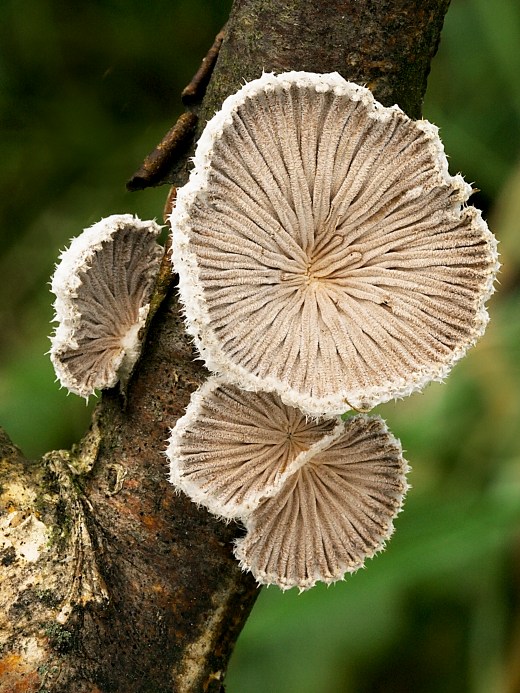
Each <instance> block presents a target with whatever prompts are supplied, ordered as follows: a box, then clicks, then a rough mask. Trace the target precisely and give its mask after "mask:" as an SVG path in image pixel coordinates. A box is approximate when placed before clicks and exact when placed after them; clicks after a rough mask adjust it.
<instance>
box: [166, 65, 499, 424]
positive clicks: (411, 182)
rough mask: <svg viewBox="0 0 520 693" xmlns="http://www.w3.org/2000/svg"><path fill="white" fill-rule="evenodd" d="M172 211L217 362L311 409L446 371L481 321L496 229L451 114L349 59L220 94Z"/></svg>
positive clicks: (211, 358)
mask: <svg viewBox="0 0 520 693" xmlns="http://www.w3.org/2000/svg"><path fill="white" fill-rule="evenodd" d="M194 162H195V167H194V170H193V172H192V175H191V177H190V181H189V183H188V184H187V185H186V186H185V187H184V188H183V189H181V190H180V191H179V194H178V200H177V207H176V209H175V210H174V211H173V213H172V215H171V224H172V229H173V261H174V265H175V268H176V270H177V271H178V273H179V275H180V293H181V299H182V301H183V304H184V308H185V313H186V319H187V326H188V329H189V331H190V332H191V334H192V335H193V336H194V337H195V341H196V345H197V347H198V349H199V351H200V353H201V355H202V356H203V358H204V359H205V361H206V363H207V365H208V367H209V368H210V369H211V370H213V371H216V372H220V373H225V374H226V377H229V378H231V379H233V380H234V381H235V382H236V383H237V384H239V385H240V386H242V387H245V388H249V389H253V390H254V389H263V390H269V391H276V392H277V393H279V394H280V396H281V397H282V399H283V400H284V401H285V402H286V403H287V404H291V405H294V406H298V407H300V408H302V409H303V411H305V412H306V413H308V414H310V415H316V416H320V415H325V414H328V415H331V414H339V413H341V412H343V411H345V410H347V409H349V408H350V407H351V406H354V407H356V408H370V407H371V406H374V405H376V404H378V403H380V402H384V401H387V400H389V399H391V398H394V397H400V396H404V395H407V394H410V393H411V392H413V391H414V390H417V389H420V388H421V387H423V386H424V385H425V384H426V383H427V382H428V381H430V380H432V379H442V378H443V377H444V376H445V375H446V374H447V372H448V371H449V368H450V367H451V366H452V364H453V363H454V362H455V361H457V360H458V359H459V358H460V357H461V356H463V355H464V353H465V352H466V350H467V349H468V347H469V346H471V345H472V344H473V343H474V342H475V340H476V339H477V338H478V337H479V336H480V335H481V334H482V332H483V331H484V328H485V325H486V322H487V313H486V310H485V301H486V300H487V298H488V297H489V295H490V294H491V292H492V284H493V280H494V276H495V273H496V271H497V268H498V261H497V252H496V242H495V240H494V238H493V236H492V234H491V233H490V232H489V230H488V228H487V226H486V224H485V223H484V221H483V220H482V218H481V216H480V213H479V212H478V211H477V210H476V209H475V208H473V207H466V206H465V204H464V203H465V202H466V200H467V199H468V197H469V195H470V193H471V187H470V186H469V185H468V184H466V183H465V182H464V180H463V179H462V178H461V177H460V176H454V177H452V176H450V175H449V173H448V167H447V161H446V157H445V155H444V150H443V147H442V144H441V142H440V140H439V138H438V134H437V129H436V128H435V127H434V126H433V125H431V124H429V123H428V122H426V121H418V122H414V121H411V120H410V119H409V118H408V117H407V116H406V115H405V114H404V113H403V112H402V111H400V110H399V109H398V108H397V107H393V108H385V107H383V106H382V105H381V104H379V103H378V102H377V101H376V100H375V99H374V98H373V96H372V95H371V93H370V92H369V91H368V89H365V88H363V87H359V86H357V85H354V84H352V83H349V82H346V81H345V80H344V79H343V78H342V77H340V76H339V75H338V74H335V73H334V74H326V75H318V74H313V73H305V72H290V73H286V74H281V75H277V76H275V75H272V74H264V75H263V77H261V78H260V79H258V80H255V81H253V82H250V83H249V84H247V85H246V86H244V87H243V88H242V89H241V90H240V91H239V92H238V93H237V94H235V95H233V96H231V97H230V98H228V99H227V100H226V102H225V103H224V105H223V107H222V110H221V111H220V112H219V113H217V114H216V115H215V116H214V118H213V119H212V120H211V121H210V122H209V123H208V125H207V126H206V129H205V130H204V133H203V135H202V137H201V139H200V141H199V144H198V147H197V151H196V156H195V159H194Z"/></svg>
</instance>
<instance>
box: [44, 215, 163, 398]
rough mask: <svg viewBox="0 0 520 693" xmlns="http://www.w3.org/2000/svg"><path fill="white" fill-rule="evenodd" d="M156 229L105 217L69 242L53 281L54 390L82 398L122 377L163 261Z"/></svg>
mask: <svg viewBox="0 0 520 693" xmlns="http://www.w3.org/2000/svg"><path fill="white" fill-rule="evenodd" d="M160 230H161V228H160V226H158V225H157V224H156V223H155V222H154V221H141V220H140V219H138V218H137V217H133V216H132V215H131V214H121V215H117V214H115V215H112V216H110V217H107V218H106V219H102V220H101V221H99V222H98V223H97V224H94V225H93V226H91V227H90V228H88V229H86V230H85V231H84V232H83V233H82V234H81V235H80V236H78V237H77V238H74V239H73V240H72V242H71V244H70V246H69V248H68V249H67V250H65V251H64V252H63V253H62V254H61V256H60V262H59V263H58V265H57V267H56V271H55V273H54V276H53V278H52V282H51V289H52V291H53V293H54V294H55V296H56V300H55V302H54V309H55V317H54V321H55V322H57V323H58V325H57V327H56V330H55V333H54V334H53V335H52V337H51V350H50V356H51V360H52V363H53V365H54V369H55V371H56V375H57V377H58V380H59V381H60V383H61V384H62V385H63V386H64V387H66V388H67V389H68V390H70V391H71V392H74V393H76V394H77V395H80V396H81V397H85V398H88V397H89V396H90V395H92V394H94V392H95V390H96V389H104V388H109V387H113V386H114V385H115V384H116V383H117V381H118V380H120V379H122V380H123V381H124V380H125V379H126V378H127V377H128V376H129V374H130V372H131V370H132V368H133V366H134V364H135V362H136V360H137V358H138V356H139V354H140V350H141V333H142V328H143V327H144V324H145V321H146V317H147V315H148V311H149V307H150V306H149V301H150V297H151V294H152V291H153V287H154V282H155V277H156V275H157V271H158V269H159V264H160V261H161V257H162V252H163V251H162V248H161V246H160V245H159V244H158V243H157V241H156V237H157V235H158V234H159V232H160Z"/></svg>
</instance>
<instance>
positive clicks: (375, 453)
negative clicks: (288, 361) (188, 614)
mask: <svg viewBox="0 0 520 693" xmlns="http://www.w3.org/2000/svg"><path fill="white" fill-rule="evenodd" d="M407 470H408V467H407V464H406V462H405V461H404V460H403V457H402V452H401V446H400V444H399V441H397V440H396V439H395V438H394V437H393V436H392V435H391V434H390V433H389V432H388V430H387V428H386V425H385V423H384V421H382V419H380V418H379V417H368V416H365V415H358V416H355V417H352V418H350V419H348V420H347V421H346V422H344V424H343V430H342V431H340V432H339V435H338V434H336V436H335V440H334V441H333V442H332V443H329V444H328V446H327V447H326V448H325V449H323V450H322V451H320V452H318V453H317V454H315V455H314V456H310V457H309V458H308V459H307V460H305V461H304V462H303V463H302V464H301V465H300V466H299V468H298V469H297V470H296V471H294V472H293V473H292V475H290V476H289V477H288V478H286V480H285V481H284V483H283V485H282V487H281V488H280V489H279V490H278V492H277V493H276V495H273V496H272V497H269V498H266V499H265V500H263V501H262V503H261V504H260V505H259V507H258V508H257V509H256V510H254V511H253V512H252V513H251V514H250V515H249V517H248V518H246V521H245V524H246V528H247V534H246V536H245V537H243V538H241V539H239V540H238V541H237V542H236V545H235V555H236V557H237V558H238V560H239V561H240V564H241V566H242V568H243V569H244V570H250V571H251V572H252V573H253V575H254V577H255V578H256V580H257V581H258V582H259V583H260V584H268V585H269V584H275V585H278V586H279V587H281V589H283V590H285V589H290V588H291V587H298V588H299V589H300V591H302V590H306V589H309V588H310V587H312V586H313V585H315V584H316V582H317V581H322V582H326V583H331V582H335V581H337V580H340V579H342V578H343V577H344V575H345V573H352V572H354V571H356V570H358V568H360V567H362V566H363V563H364V561H365V559H367V558H369V557H372V556H373V555H374V554H375V553H376V552H378V551H381V550H382V549H383V548H384V544H385V541H386V540H387V539H388V538H389V537H390V535H391V534H392V532H393V519H394V518H395V516H396V515H397V513H398V512H399V510H400V509H401V507H402V502H403V498H404V494H405V493H406V490H407V488H408V486H407V483H406V478H405V474H406V471H407Z"/></svg>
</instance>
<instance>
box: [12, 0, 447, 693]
mask: <svg viewBox="0 0 520 693" xmlns="http://www.w3.org/2000/svg"><path fill="white" fill-rule="evenodd" d="M448 4H449V0H393V1H392V0H377V1H376V0H349V1H347V0H322V2H320V3H311V2H309V1H307V0H236V2H235V3H234V5H233V9H232V12H231V17H230V21H229V24H228V28H227V35H226V38H225V39H224V42H223V44H222V47H221V50H220V55H219V58H218V60H217V62H216V66H215V68H214V70H213V74H212V77H211V80H210V82H209V86H208V89H207V93H206V96H205V97H204V100H203V101H202V103H197V98H196V97H194V95H193V94H192V93H191V95H190V100H189V101H190V105H189V109H190V111H191V112H193V113H195V114H198V115H199V116H200V118H199V131H200V129H201V127H202V126H203V124H204V122H205V121H206V120H207V118H208V117H209V116H211V114H212V113H213V112H214V111H215V110H216V109H217V108H218V106H219V104H220V103H221V101H222V99H223V98H225V97H226V96H227V95H228V94H230V93H232V92H233V91H235V90H236V89H237V88H238V87H239V86H240V85H241V84H242V83H243V81H244V79H251V78H254V77H257V76H259V75H260V74H261V72H262V70H266V71H269V70H275V71H281V70H287V69H298V70H312V71H317V72H329V71H334V70H336V71H339V72H340V73H341V74H342V75H343V76H344V77H346V78H347V79H351V80H354V81H357V82H360V83H364V84H367V85H368V86H370V87H371V88H372V89H373V91H374V93H375V95H376V97H377V98H379V99H380V100H381V101H382V102H383V103H384V104H387V105H388V104H393V103H395V102H397V103H398V104H399V105H400V106H401V107H402V108H403V109H404V110H405V111H407V112H408V113H409V114H410V115H412V116H418V115H419V114H420V110H421V102H422V98H423V95H424V91H425V87H426V78H427V73H428V70H429V64H430V60H431V58H432V56H433V55H434V53H435V50H436V48H437V44H438V40H439V35H440V30H441V26H442V22H443V18H444V14H445V12H446V10H447V7H448ZM202 82H204V80H202ZM174 139H175V138H174ZM185 144H186V143H185ZM188 144H189V143H188ZM188 156H189V147H187V146H184V147H183V148H182V150H177V151H174V152H172V155H171V157H170V158H169V160H168V162H167V166H166V167H165V168H164V169H163V170H161V172H160V175H157V174H156V173H155V174H154V175H155V178H154V179H153V183H152V184H158V183H164V182H170V183H175V184H176V185H180V184H182V183H184V182H185V180H186V175H187V170H188V165H189V164H188ZM162 279H163V282H162V285H163V286H166V296H165V298H164V300H163V301H162V304H161V305H160V307H159V308H158V310H157V312H156V314H155V316H154V319H153V321H152V324H151V328H150V331H149V333H148V337H147V346H146V349H145V351H144V355H143V357H142V359H141V362H140V364H139V365H138V367H137V369H136V371H135V374H134V377H133V379H132V380H131V382H130V384H129V387H128V390H127V392H126V393H125V396H122V395H121V394H120V393H119V392H118V391H117V390H116V389H114V390H112V391H109V392H107V393H105V394H104V395H103V397H102V400H101V402H100V404H99V405H98V407H97V409H96V411H95V414H94V417H93V422H92V426H91V428H90V430H89V432H88V433H87V435H86V436H85V438H84V439H83V440H82V441H81V442H80V443H79V444H78V446H77V447H76V448H74V449H73V450H71V451H55V452H51V453H49V454H47V455H46V456H45V457H44V458H43V459H42V460H39V461H36V462H31V461H28V460H25V459H24V457H23V455H22V454H21V453H20V451H19V450H18V449H17V448H16V447H14V446H13V445H12V443H11V442H10V441H9V440H8V439H7V438H6V437H5V436H4V435H2V436H1V437H0V571H1V578H2V579H1V582H0V693H12V692H13V691H19V692H22V691H31V692H32V691H34V692H36V691H40V693H42V692H43V691H48V692H49V693H50V692H52V693H55V692H63V693H65V692H67V693H72V692H74V693H87V692H88V693H112V692H114V693H115V692H117V693H138V692H139V693H147V692H149V693H162V692H166V691H176V692H178V693H184V692H186V693H195V692H198V691H208V692H211V691H219V690H221V687H222V680H223V677H224V673H225V669H226V665H227V661H228V658H229V656H230V653H231V650H232V648H233V645H234V642H235V640H236V638H237V636H238V633H239V632H240V629H241V628H242V626H243V624H244V622H245V620H246V618H247V616H248V614H249V611H250V609H251V607H252V605H253V603H254V600H255V598H256V595H257V588H256V586H255V583H254V581H253V580H252V578H251V577H250V576H249V575H247V574H242V573H241V572H240V570H239V569H238V566H237V564H236V562H235V561H234V559H233V557H232V553H231V544H232V541H233V538H234V537H236V536H237V534H238V533H239V532H240V531H241V530H240V527H238V526H236V525H233V524H229V525H226V524H223V523H221V522H218V521H216V520H215V519H214V518H213V517H211V516H210V515H209V514H208V513H206V512H205V511H204V510H202V509H198V508H196V506H195V505H193V504H191V503H190V502H189V501H188V500H187V499H186V498H184V497H183V496H181V495H175V494H174V493H173V490H172V488H171V487H170V485H169V484H168V483H167V481H166V473H167V469H166V461H165V458H164V456H163V450H164V448H165V440H166V438H167V435H168V428H169V427H170V426H173V425H174V423H175V421H176V419H177V418H178V417H179V416H180V415H181V414H182V413H183V410H184V408H185V406H186V404H187V402H188V400H189V397H190V394H191V392H192V391H193V390H194V389H195V387H196V386H197V385H198V384H199V383H200V382H201V381H202V379H203V378H204V377H205V373H204V370H203V368H202V366H201V365H200V363H199V362H196V361H194V354H193V353H192V349H191V345H190V342H189V340H188V339H187V338H186V336H185V334H184V330H183V326H182V320H181V317H180V313H179V308H178V304H177V299H176V292H175V289H174V287H173V286H169V287H168V283H169V282H168V276H167V275H163V278H162ZM159 298H162V295H159ZM157 303H159V299H158V300H157Z"/></svg>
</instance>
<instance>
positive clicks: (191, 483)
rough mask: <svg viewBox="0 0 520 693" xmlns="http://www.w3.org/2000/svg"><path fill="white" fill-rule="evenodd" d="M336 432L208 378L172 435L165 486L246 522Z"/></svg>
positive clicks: (261, 395) (267, 398)
mask: <svg viewBox="0 0 520 693" xmlns="http://www.w3.org/2000/svg"><path fill="white" fill-rule="evenodd" d="M336 426H337V422H336V421H325V422H315V421H308V420H307V419H306V417H305V416H304V415H303V414H302V413H301V412H300V411H299V410H298V409H295V408H294V407H287V406H286V405H285V404H283V402H282V401H281V400H280V398H279V397H278V396H277V395H275V394H273V393H265V392H247V391H244V390H240V389H239V388H237V387H235V386H234V385H228V384H226V383H224V382H222V381H221V380H220V379H218V378H209V379H208V381H207V382H206V383H205V384H204V385H203V386H202V387H201V388H200V389H199V390H198V391H197V392H195V393H194V394H193V395H192V398H191V402H190V404H189V406H188V408H187V410H186V414H185V415H184V416H183V417H182V418H181V419H179V420H178V421H177V424H176V426H175V427H174V428H173V429H172V432H171V436H170V440H169V445H168V449H167V452H166V454H167V456H168V458H169V460H170V463H171V467H170V481H171V482H172V483H173V484H174V485H175V486H176V487H177V488H179V489H181V490H183V491H184V492H185V493H186V494H187V495H188V496H189V497H190V498H191V499H192V500H193V501H195V502H196V503H201V504H202V505H204V506H205V507H207V508H208V509H209V510H210V511H211V512H212V513H214V514H215V515H217V516H219V517H225V518H237V517H245V516H247V515H248V514H249V513H250V512H251V511H252V510H253V509H254V508H255V507H257V506H258V504H259V503H260V501H261V500H262V498H265V497H266V496H268V495H271V494H273V493H275V492H276V490H277V489H278V488H279V487H280V486H281V484H282V483H283V480H284V479H285V478H286V477H287V475H288V474H289V473H290V471H291V470H292V469H293V468H294V467H295V465H296V466H297V465H299V464H300V463H301V461H302V460H303V459H304V458H305V456H306V455H307V454H308V451H309V450H310V449H311V448H312V447H313V446H314V445H315V444H316V443H318V442H320V441H322V440H323V439H324V438H326V439H328V437H330V435H331V434H332V433H333V431H334V430H335V427H336Z"/></svg>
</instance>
